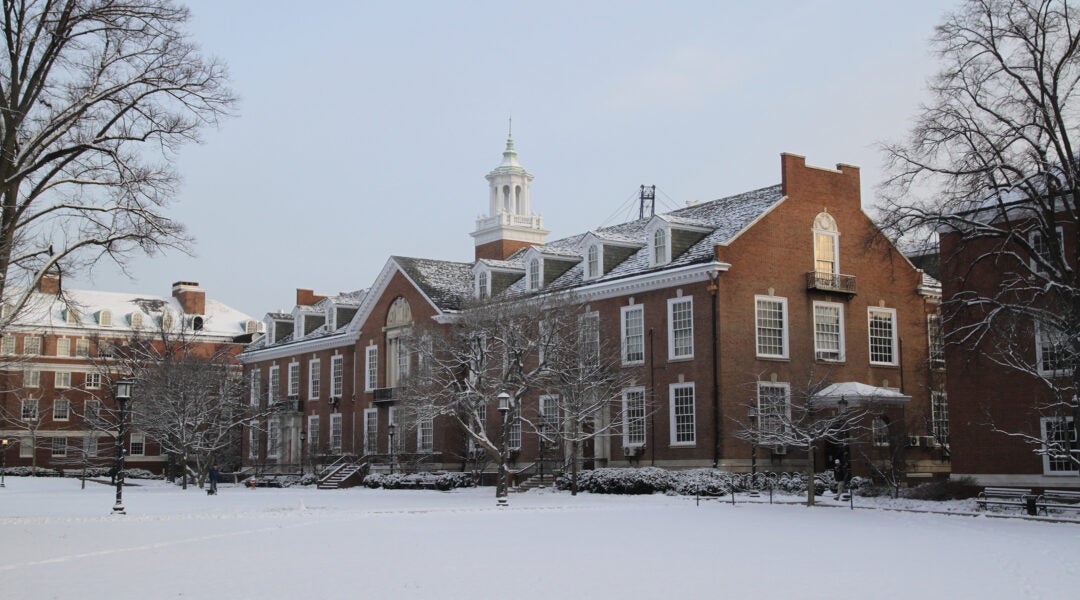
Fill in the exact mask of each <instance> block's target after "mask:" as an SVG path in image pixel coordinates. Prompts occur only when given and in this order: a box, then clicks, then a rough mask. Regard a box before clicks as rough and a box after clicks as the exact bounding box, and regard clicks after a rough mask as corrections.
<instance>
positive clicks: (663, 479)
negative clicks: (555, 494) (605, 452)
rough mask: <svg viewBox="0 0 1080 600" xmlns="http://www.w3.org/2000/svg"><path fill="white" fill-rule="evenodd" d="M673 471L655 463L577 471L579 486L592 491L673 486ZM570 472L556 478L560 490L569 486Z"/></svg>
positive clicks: (657, 489)
mask: <svg viewBox="0 0 1080 600" xmlns="http://www.w3.org/2000/svg"><path fill="white" fill-rule="evenodd" d="M675 482H676V478H675V475H674V473H673V472H671V471H667V470H665V469H661V468H658V467H643V468H640V469H616V468H607V469H595V470H592V471H580V472H579V473H578V489H579V490H582V491H586V492H592V493H594V494H653V493H656V492H668V491H671V490H673V489H674V488H675ZM570 483H571V482H570V476H569V475H563V476H561V477H559V478H558V479H556V480H555V485H556V487H558V488H559V489H560V490H568V489H570Z"/></svg>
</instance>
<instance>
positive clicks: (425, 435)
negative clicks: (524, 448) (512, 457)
mask: <svg viewBox="0 0 1080 600" xmlns="http://www.w3.org/2000/svg"><path fill="white" fill-rule="evenodd" d="M511 433H513V431H511ZM510 447H511V448H514V438H513V436H511V438H510ZM517 447H518V448H520V447H521V430H520V429H518V445H517ZM416 451H417V452H426V453H431V452H434V451H435V422H434V421H433V420H432V418H431V417H421V418H420V419H418V420H417V422H416Z"/></svg>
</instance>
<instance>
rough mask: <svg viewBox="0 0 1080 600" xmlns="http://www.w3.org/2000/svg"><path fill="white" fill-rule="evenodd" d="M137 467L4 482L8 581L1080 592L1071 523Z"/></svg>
mask: <svg viewBox="0 0 1080 600" xmlns="http://www.w3.org/2000/svg"><path fill="white" fill-rule="evenodd" d="M138 483H139V484H140V485H139V486H138V487H134V486H133V487H127V488H125V490H124V504H125V506H126V507H127V510H128V514H127V515H125V516H114V515H111V514H110V512H111V508H112V504H113V493H114V491H113V488H111V487H109V486H106V485H101V484H94V483H88V484H87V488H86V489H85V490H82V489H80V488H79V482H78V481H76V480H71V479H66V480H61V479H30V478H22V477H9V478H7V487H6V488H3V489H0V582H2V583H0V589H2V590H3V595H4V596H5V597H9V598H64V599H67V598H81V599H86V600H98V599H105V598H110V599H113V598H138V599H140V600H145V599H147V598H154V599H159V598H160V599H164V598H214V599H217V598H220V599H235V598H262V599H266V598H290V599H301V598H302V599H322V598H439V599H441V598H469V599H479V598H500V599H507V600H518V599H527V598H544V599H551V598H559V599H561V598H620V599H627V598H724V597H732V596H744V595H745V596H751V597H755V598H830V599H836V598H905V599H909V598H912V597H916V598H974V597H979V598H1025V599H1027V598H1069V597H1075V594H1076V590H1077V589H1080V561H1078V552H1080V525H1078V524H1072V523H1052V522H1045V521H1029V520H1022V519H995V518H988V517H986V516H974V517H973V516H957V515H940V514H920V513H911V512H896V511H885V510H855V511H851V510H847V509H846V508H839V507H819V508H814V509H807V508H806V507H804V506H799V505H796V504H776V505H771V506H770V505H769V504H767V503H756V504H755V503H740V504H737V505H736V506H732V505H731V504H730V503H725V502H717V501H709V502H702V503H701V505H700V506H696V505H695V503H694V499H693V498H683V497H674V496H662V495H655V496H633V497H630V496H599V495H590V494H583V495H580V496H578V497H571V496H570V495H569V494H568V493H562V492H550V491H548V492H544V491H539V492H537V491H533V492H528V493H524V494H515V495H512V496H511V506H510V507H509V508H505V509H497V508H496V507H495V506H494V499H493V492H492V490H491V489H490V488H483V489H472V490H459V491H454V492H434V491H382V490H368V489H358V488H357V489H350V490H334V491H322V490H315V489H313V488H302V489H300V488H293V489H284V490H274V489H262V488H260V489H257V490H251V489H246V488H241V487H230V486H223V487H222V489H221V493H220V494H219V495H217V496H207V495H206V494H205V493H204V492H202V491H200V490H197V489H190V490H188V491H186V492H185V491H182V490H180V489H179V488H177V487H174V486H171V485H168V484H165V483H161V482H138ZM782 499H783V500H784V501H785V502H795V501H796V499H795V498H793V497H784V498H782ZM765 502H767V499H766V500H765ZM865 502H866V501H864V502H863V503H864V504H865ZM905 504H906V505H907V506H909V507H914V508H919V507H920V505H919V503H911V502H907V503H905ZM934 506H941V505H934ZM945 506H947V507H948V508H951V509H952V510H954V511H965V510H969V509H970V508H971V506H972V505H971V504H970V502H956V503H950V504H948V505H945Z"/></svg>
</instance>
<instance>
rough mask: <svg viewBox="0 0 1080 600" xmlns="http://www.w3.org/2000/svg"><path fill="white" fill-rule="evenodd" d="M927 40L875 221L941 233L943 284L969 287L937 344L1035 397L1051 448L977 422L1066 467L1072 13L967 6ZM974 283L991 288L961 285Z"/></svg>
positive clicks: (1076, 193)
mask: <svg viewBox="0 0 1080 600" xmlns="http://www.w3.org/2000/svg"><path fill="white" fill-rule="evenodd" d="M933 45H934V48H935V49H936V51H937V53H938V56H939V57H940V59H941V63H942V70H941V72H940V73H939V74H938V75H937V76H936V77H935V78H934V79H933V80H932V82H931V85H930V92H931V101H930V103H929V104H928V105H927V106H925V107H923V109H922V110H921V112H920V114H919V115H918V117H917V120H916V124H915V127H914V129H913V130H912V133H911V137H910V139H909V140H907V141H906V142H905V143H898V144H891V145H887V146H885V152H886V155H887V157H888V159H889V162H890V167H891V169H892V176H891V178H890V179H889V180H888V182H887V183H886V185H885V186H884V187H883V193H884V195H885V197H886V203H885V206H884V209H885V211H884V213H885V225H886V227H887V229H888V230H889V231H891V233H892V234H893V235H894V236H897V237H908V238H912V237H915V236H926V235H930V236H933V235H940V237H941V251H942V255H941V261H942V264H943V265H944V266H947V267H948V268H950V269H951V270H950V271H949V272H946V273H943V275H944V276H945V277H946V279H948V280H950V281H962V282H969V283H968V284H965V285H963V286H962V287H961V289H960V290H959V292H957V293H955V294H954V295H952V297H948V298H945V302H944V303H943V305H942V312H943V319H944V322H945V325H946V335H947V338H946V340H947V342H948V343H949V344H950V345H955V346H959V347H963V348H965V349H967V350H970V351H974V352H978V353H980V354H982V355H983V356H986V357H988V358H989V359H990V360H992V361H994V362H996V363H997V364H998V365H1000V366H1002V367H1004V368H1006V369H1008V370H1009V371H1011V372H1013V373H1016V374H1023V375H1027V376H1029V377H1031V378H1032V379H1033V380H1034V381H1035V382H1037V384H1038V385H1040V386H1041V387H1043V388H1044V389H1045V390H1047V393H1046V394H1032V395H1031V396H1030V397H1031V398H1032V405H1031V407H1030V408H1031V411H1032V412H1033V413H1035V414H1037V415H1039V416H1041V417H1043V418H1050V419H1051V422H1052V423H1056V424H1057V425H1056V426H1055V427H1056V428H1057V429H1060V435H1059V436H1057V437H1059V438H1060V439H1059V440H1057V441H1055V440H1054V439H1048V438H1050V437H1052V436H1044V435H1043V434H1042V433H1041V432H1035V431H1013V430H1011V429H1010V428H1008V427H1006V428H1001V427H998V426H997V425H995V424H994V420H993V415H990V419H989V421H990V427H992V428H993V429H995V430H997V431H1002V432H1003V433H1005V434H1008V435H1015V436H1019V437H1021V438H1023V439H1024V440H1026V441H1027V442H1029V443H1030V444H1031V445H1032V447H1033V450H1034V451H1035V452H1037V453H1041V454H1049V455H1051V456H1058V457H1063V458H1064V460H1067V461H1073V464H1074V467H1073V468H1074V469H1076V468H1077V467H1078V466H1080V455H1077V454H1076V453H1075V449H1074V448H1073V449H1070V448H1069V446H1070V443H1071V442H1069V441H1068V440H1069V438H1070V436H1075V433H1070V430H1072V431H1073V432H1075V426H1076V424H1077V423H1080V405H1078V403H1077V401H1076V390H1077V385H1078V383H1080V272H1078V269H1077V264H1078V261H1077V252H1078V250H1077V249H1078V248H1080V155H1078V148H1077V146H1076V143H1075V142H1074V141H1073V138H1074V137H1075V136H1076V134H1077V126H1078V122H1077V111H1078V110H1080V106H1077V100H1076V99H1075V97H1076V94H1077V92H1078V91H1080V90H1078V87H1077V86H1078V82H1080V14H1077V12H1076V11H1075V9H1074V8H1073V7H1071V6H1070V5H1069V3H1068V2H1067V1H1066V0H967V1H965V2H964V3H963V4H962V5H961V7H960V8H959V9H958V10H957V11H955V12H953V13H952V14H949V15H948V16H947V17H946V18H945V20H944V22H943V23H942V24H941V25H940V26H939V27H938V28H937V31H936V34H935V35H934V38H933ZM980 280H981V281H993V282H994V283H993V284H992V285H981V286H980V285H978V284H975V283H970V282H978V281H980ZM1035 339H1039V340H1041V344H1042V346H1043V347H1042V348H1040V349H1039V350H1041V351H1037V352H1032V340H1035ZM1070 420H1071V422H1072V425H1070V424H1069V422H1070ZM1006 429H1008V430H1006ZM1073 439H1075V437H1073Z"/></svg>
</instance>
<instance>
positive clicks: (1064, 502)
mask: <svg viewBox="0 0 1080 600" xmlns="http://www.w3.org/2000/svg"><path fill="white" fill-rule="evenodd" d="M1036 506H1038V508H1039V510H1040V511H1042V513H1043V514H1044V515H1045V514H1048V509H1054V510H1080V491H1070V490H1046V491H1045V492H1043V493H1042V495H1041V496H1039V497H1038V498H1037V499H1036Z"/></svg>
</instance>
